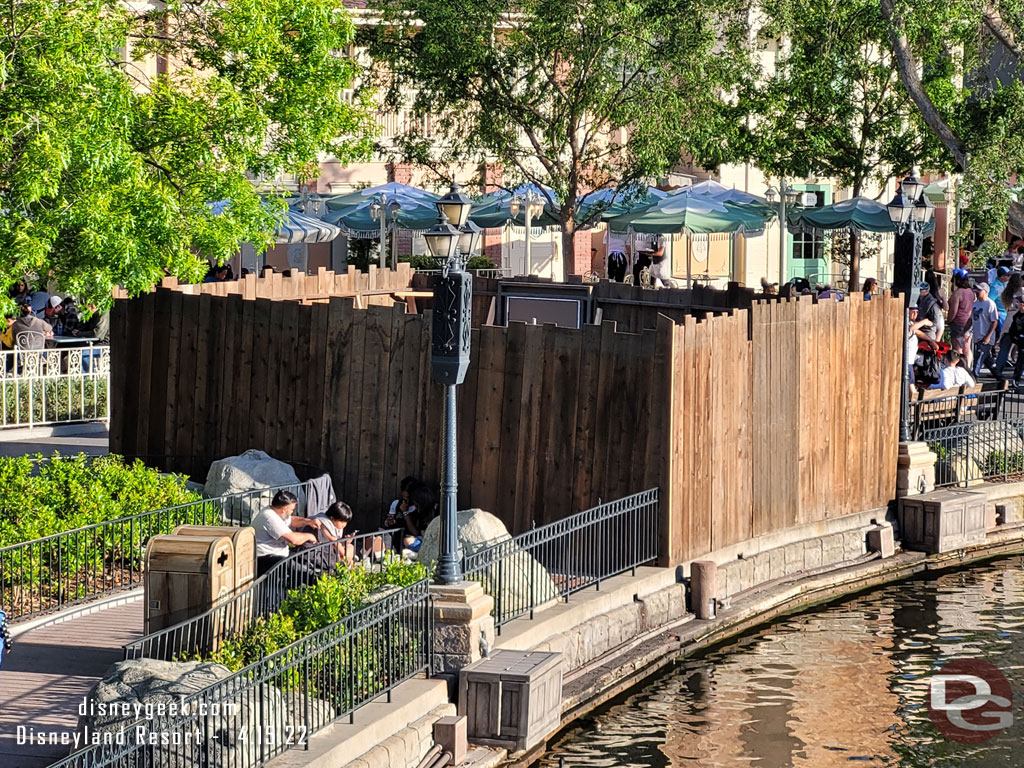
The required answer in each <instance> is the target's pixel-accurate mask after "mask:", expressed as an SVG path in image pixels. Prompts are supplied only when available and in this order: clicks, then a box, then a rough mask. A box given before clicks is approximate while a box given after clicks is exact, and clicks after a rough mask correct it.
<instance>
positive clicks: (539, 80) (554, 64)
mask: <svg viewBox="0 0 1024 768" xmlns="http://www.w3.org/2000/svg"><path fill="white" fill-rule="evenodd" d="M372 5H373V7H374V8H375V9H376V11H377V12H378V13H379V15H380V23H379V24H378V25H377V26H376V27H375V28H374V29H372V30H368V33H367V34H368V37H369V40H368V42H369V46H370V51H371V54H372V56H373V58H374V59H375V61H376V62H377V67H378V69H377V74H378V77H379V80H378V81H377V82H378V83H379V84H380V85H381V90H382V92H383V93H384V94H385V95H386V99H387V104H388V105H389V106H390V107H391V108H393V109H397V108H399V107H405V108H408V109H410V110H412V111H413V112H414V113H415V114H418V115H421V116H432V119H431V125H432V126H433V131H434V135H431V136H425V135H422V134H416V133H411V134H408V135H406V136H404V137H402V140H401V141H400V143H399V150H398V151H399V153H400V154H401V155H403V156H404V157H405V158H407V159H411V160H413V161H417V162H420V163H422V164H424V165H427V166H430V167H433V168H435V169H439V170H440V173H441V174H442V175H451V171H447V170H445V169H449V168H452V167H455V166H457V165H461V164H463V163H472V162H479V163H481V164H482V163H483V162H486V161H491V162H496V163H498V164H499V165H501V167H502V168H503V170H504V173H505V183H506V184H508V185H509V186H514V185H516V184H518V183H522V182H531V183H534V184H537V185H539V186H542V187H547V188H550V189H551V190H553V193H554V194H553V197H554V198H556V199H554V200H552V201H550V202H554V203H557V204H559V206H560V208H559V211H560V212H559V217H560V223H561V230H562V243H563V253H566V254H571V253H572V252H573V242H574V238H573V233H574V232H575V230H576V228H577V227H579V226H584V225H586V224H588V223H591V222H592V221H593V220H594V219H596V218H597V217H598V216H599V215H600V213H601V211H602V206H599V205H594V206H586V201H585V200H584V201H583V202H584V206H583V207H585V208H586V211H587V212H586V214H585V215H584V216H583V218H582V220H580V218H579V216H578V214H579V213H580V211H579V207H580V206H578V200H579V196H580V195H582V194H585V193H589V192H591V191H595V190H601V189H606V188H609V187H616V188H617V189H629V188H631V187H632V188H635V187H636V186H638V185H639V184H641V183H644V182H647V181H651V180H654V179H656V178H657V177H658V176H660V175H663V174H664V173H665V172H666V171H667V170H668V169H670V168H671V167H672V166H673V165H675V164H677V163H678V162H679V161H680V159H681V156H682V152H690V153H694V154H696V153H700V154H701V155H702V156H705V157H715V155H716V152H720V150H721V148H722V147H723V139H724V137H726V136H728V135H730V134H731V133H734V132H735V126H734V125H733V124H732V123H730V122H729V121H728V120H726V119H724V116H723V115H722V114H721V112H720V111H719V110H718V109H717V104H718V102H719V97H720V94H721V93H722V92H723V91H725V90H726V89H728V88H730V87H732V86H733V85H734V84H735V83H736V82H738V80H739V79H740V78H741V77H742V76H743V74H744V73H745V71H746V64H745V62H746V59H745V55H744V54H745V50H744V48H745V27H746V11H745V6H744V5H743V3H741V2H736V1H735V0H722V1H720V2H712V1H711V0H637V1H636V2H628V3H624V2H621V1H620V0H591V1H589V2H578V3H565V2H551V1H550V0H523V1H522V2H518V3H515V4H513V5H502V4H500V3H490V2H484V1H483V0H459V1H457V2H451V1H450V0H374V2H373V3H372Z"/></svg>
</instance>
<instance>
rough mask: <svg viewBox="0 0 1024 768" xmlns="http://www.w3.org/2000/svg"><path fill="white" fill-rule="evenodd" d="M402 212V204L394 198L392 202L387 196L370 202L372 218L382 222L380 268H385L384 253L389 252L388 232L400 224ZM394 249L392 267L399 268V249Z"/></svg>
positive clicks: (378, 196)
mask: <svg viewBox="0 0 1024 768" xmlns="http://www.w3.org/2000/svg"><path fill="white" fill-rule="evenodd" d="M401 212H402V204H401V203H400V202H398V200H397V199H396V198H394V197H392V198H391V199H390V200H389V199H388V196H387V195H385V194H380V195H377V196H376V197H374V198H373V200H372V201H371V202H370V218H371V219H373V220H374V221H379V222H380V268H381V269H384V268H385V263H384V252H385V251H386V250H387V231H388V229H393V228H394V226H395V224H396V223H397V222H398V214H400V213H401ZM395 245H396V247H395V248H393V249H392V255H391V265H392V268H395V269H397V268H398V249H397V243H396V244H395Z"/></svg>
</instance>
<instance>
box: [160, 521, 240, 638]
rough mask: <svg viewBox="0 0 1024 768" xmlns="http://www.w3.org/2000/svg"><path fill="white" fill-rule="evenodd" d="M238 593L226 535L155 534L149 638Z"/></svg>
mask: <svg viewBox="0 0 1024 768" xmlns="http://www.w3.org/2000/svg"><path fill="white" fill-rule="evenodd" d="M234 589H235V558H234V547H233V546H232V544H231V539H229V538H228V537H227V536H174V535H160V536H154V537H152V538H151V539H150V540H149V543H148V544H147V545H146V585H145V619H146V634H151V633H153V632H158V631H159V630H161V629H165V628H167V627H170V626H173V625H174V624H178V623H179V622H182V621H186V620H188V619H191V618H193V617H194V616H198V615H199V614H201V613H205V612H206V611H208V610H210V608H212V607H213V605H214V603H216V602H217V601H218V600H220V599H221V598H223V597H226V596H228V595H230V594H231V593H232V592H233V591H234Z"/></svg>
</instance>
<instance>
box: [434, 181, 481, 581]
mask: <svg viewBox="0 0 1024 768" xmlns="http://www.w3.org/2000/svg"><path fill="white" fill-rule="evenodd" d="M471 205H472V203H471V202H470V200H469V198H467V197H466V196H465V195H463V194H462V193H461V192H460V191H459V186H458V184H452V188H451V191H450V192H449V193H448V194H447V195H445V196H444V197H442V198H441V199H440V200H438V201H437V211H438V213H439V214H440V216H441V221H440V222H439V223H438V224H436V225H435V226H434V227H432V228H431V229H429V230H427V232H426V233H425V234H424V239H425V240H426V241H427V248H429V249H430V255H431V256H432V257H433V258H434V260H435V261H436V262H437V263H438V265H439V266H440V268H441V277H440V278H438V281H437V283H436V284H435V285H434V321H433V322H434V327H433V335H432V337H431V357H430V362H431V370H432V372H433V374H434V378H435V379H436V380H437V381H438V382H439V383H440V384H441V385H442V386H443V387H444V452H443V454H442V456H441V475H442V479H441V553H440V557H439V558H438V561H437V573H436V576H435V579H436V581H437V583H438V584H455V583H457V582H460V581H462V564H461V563H460V562H459V557H458V544H459V542H458V532H457V525H458V522H457V517H456V512H457V509H458V507H457V504H458V490H459V484H458V479H457V474H456V461H457V458H458V451H457V450H456V446H457V442H456V439H457V438H456V434H455V405H456V400H455V387H456V386H457V385H459V384H461V383H462V382H463V381H464V380H465V378H466V371H467V370H468V369H469V346H470V339H471V324H470V320H471V315H470V312H471V309H472V306H473V276H472V275H470V274H469V273H467V272H465V271H463V268H464V267H465V263H466V259H468V258H469V256H470V254H471V253H472V252H473V251H474V250H475V249H476V246H477V244H478V243H479V241H480V228H479V227H477V226H476V225H475V224H473V223H472V222H471V221H469V209H470V207H471ZM450 222H454V226H453V224H452V223H450Z"/></svg>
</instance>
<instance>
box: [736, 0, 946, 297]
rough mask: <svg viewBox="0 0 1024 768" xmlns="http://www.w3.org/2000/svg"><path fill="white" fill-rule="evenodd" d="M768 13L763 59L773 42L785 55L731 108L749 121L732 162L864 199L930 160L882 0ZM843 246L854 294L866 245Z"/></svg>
mask: <svg viewBox="0 0 1024 768" xmlns="http://www.w3.org/2000/svg"><path fill="white" fill-rule="evenodd" d="M761 12H762V14H763V16H764V18H763V20H762V21H763V26H762V27H761V29H760V31H759V35H758V38H757V39H758V41H759V42H758V44H757V45H758V47H759V50H756V51H755V53H756V54H757V57H756V58H757V59H758V60H762V61H763V60H764V59H765V58H767V57H770V56H771V52H770V51H769V50H768V47H769V45H770V44H771V45H772V46H773V47H774V48H775V50H777V51H778V53H777V54H775V56H774V58H773V60H772V61H771V64H770V65H768V66H764V67H763V68H762V71H761V72H760V73H759V74H758V76H757V77H755V78H751V79H750V80H748V81H747V82H746V83H745V84H744V86H743V87H742V88H741V89H740V91H739V98H738V99H737V100H736V101H735V102H733V103H730V104H728V105H726V107H725V108H726V109H729V110H733V111H735V112H737V113H738V114H739V115H740V116H741V117H742V120H743V123H744V129H743V131H742V132H741V137H740V140H739V141H738V142H736V143H735V144H734V145H733V146H732V147H731V148H732V150H733V152H734V159H736V160H741V161H752V162H754V163H755V164H756V165H757V166H758V167H759V168H761V170H763V171H764V172H765V173H766V174H767V175H769V176H773V177H780V176H797V177H801V178H802V177H807V176H824V177H827V178H832V179H835V180H836V181H837V182H838V183H839V184H841V185H842V186H844V187H849V188H850V189H851V190H852V192H853V196H859V195H861V194H862V193H863V192H864V191H865V187H866V186H867V185H868V184H869V182H871V181H875V182H877V183H879V184H884V183H885V182H886V181H887V180H888V179H889V178H891V177H892V176H894V175H897V174H900V173H901V172H903V171H905V170H907V169H908V168H910V167H911V166H912V165H913V164H914V163H915V162H916V161H918V160H920V159H922V158H924V157H925V156H927V155H928V154H929V153H933V151H934V146H933V145H934V142H931V141H930V137H929V135H928V134H927V132H922V131H921V130H919V127H918V123H917V122H916V121H914V120H911V119H908V115H911V114H912V112H913V104H912V102H911V100H910V98H909V96H908V95H907V93H906V91H905V90H904V89H903V86H902V84H901V83H900V79H899V76H898V74H897V73H896V72H895V70H894V68H893V65H892V60H891V56H890V55H889V54H888V50H887V49H888V45H887V40H886V24H885V21H884V19H883V18H882V13H881V10H880V8H879V5H878V0H766V2H764V3H763V4H762V5H761ZM776 41H781V42H776ZM885 202H888V201H885ZM844 242H846V243H848V247H849V254H848V257H844V259H843V260H844V261H847V263H848V264H849V270H850V275H849V282H850V290H853V291H855V290H857V289H858V287H859V282H860V259H861V252H860V251H861V249H860V238H859V237H858V235H857V233H856V232H854V233H852V236H851V237H850V238H848V239H845V238H844ZM847 258H848V260H847Z"/></svg>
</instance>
